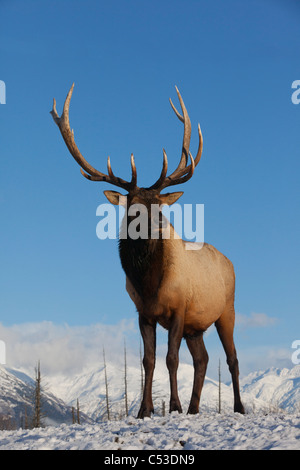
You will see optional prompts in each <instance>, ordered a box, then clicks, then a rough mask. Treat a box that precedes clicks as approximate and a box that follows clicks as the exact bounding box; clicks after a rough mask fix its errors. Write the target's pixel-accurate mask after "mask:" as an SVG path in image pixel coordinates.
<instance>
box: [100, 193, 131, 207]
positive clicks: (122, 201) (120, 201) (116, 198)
mask: <svg viewBox="0 0 300 470" xmlns="http://www.w3.org/2000/svg"><path fill="white" fill-rule="evenodd" d="M103 192H104V195H105V196H106V198H107V199H108V200H109V202H111V204H114V205H115V206H126V203H127V196H124V194H121V193H118V192H117V191H103Z"/></svg>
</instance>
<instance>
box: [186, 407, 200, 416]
mask: <svg viewBox="0 0 300 470" xmlns="http://www.w3.org/2000/svg"><path fill="white" fill-rule="evenodd" d="M198 413H199V407H198V406H191V405H190V406H189V409H188V412H187V414H188V415H196V414H198Z"/></svg>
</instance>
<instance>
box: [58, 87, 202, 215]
mask: <svg viewBox="0 0 300 470" xmlns="http://www.w3.org/2000/svg"><path fill="white" fill-rule="evenodd" d="M73 89H74V84H73V85H72V87H71V89H70V91H69V93H68V95H67V97H66V100H65V103H64V107H63V112H62V115H61V117H59V115H58V114H57V111H56V101H55V99H54V100H53V109H52V111H51V115H52V117H53V119H54V122H55V123H56V124H57V125H58V127H59V130H60V132H61V135H62V137H63V139H64V141H65V143H66V145H67V147H68V149H69V151H70V153H71V155H72V156H73V157H74V159H75V160H76V162H77V163H78V164H79V165H80V167H81V168H80V171H81V173H82V175H83V176H84V177H85V178H87V179H88V180H90V181H104V182H106V183H110V184H112V185H114V186H117V187H119V188H122V189H124V190H125V191H127V194H126V195H123V194H120V193H119V192H117V191H104V194H105V196H106V197H107V199H108V200H109V201H110V202H111V203H112V204H115V205H119V204H120V205H127V208H128V207H130V206H131V205H132V204H142V205H144V206H145V207H146V208H147V210H148V209H149V208H150V207H151V204H158V205H159V206H162V205H164V204H167V205H171V204H173V203H175V202H176V201H177V200H178V199H179V198H180V196H182V194H183V192H174V193H166V194H161V191H162V190H163V189H164V188H167V187H168V186H174V185H177V184H182V183H185V182H186V181H188V180H189V179H190V178H191V177H192V175H193V173H194V169H195V167H196V166H197V164H198V163H199V161H200V158H201V153H202V147H203V139H202V133H201V129H200V125H198V134H199V147H198V152H197V155H196V158H195V159H193V157H192V155H191V153H190V151H189V147H190V139H191V122H190V119H189V116H188V113H187V110H186V108H185V105H184V102H183V100H182V98H181V95H180V93H179V91H178V89H177V87H176V91H177V94H178V98H179V102H180V106H181V110H182V115H181V114H180V113H179V112H178V111H177V109H176V108H175V106H174V105H173V103H172V101H171V99H170V103H171V106H172V108H173V110H174V112H175V114H176V116H177V117H178V119H179V120H180V121H181V122H183V124H184V135H183V144H182V152H181V158H180V162H179V164H178V166H177V168H176V169H175V170H174V171H173V173H171V174H170V175H169V176H167V171H168V159H167V154H166V152H165V150H163V167H162V170H161V174H160V176H159V178H158V180H157V181H156V182H155V183H154V184H152V186H150V187H148V188H139V187H138V186H137V171H136V166H135V162H134V157H133V154H131V172H132V176H131V181H125V180H123V179H122V178H119V177H118V176H115V175H114V173H113V171H112V169H111V164H110V157H108V159H107V174H104V173H101V172H100V171H98V170H96V169H95V168H93V167H92V165H90V164H89V163H88V162H87V161H86V160H85V158H84V157H83V156H82V154H81V152H80V151H79V149H78V147H77V145H76V143H75V139H74V132H73V130H71V128H70V122H69V107H70V101H71V97H72V93H73ZM189 157H190V160H191V162H190V164H188V161H189Z"/></svg>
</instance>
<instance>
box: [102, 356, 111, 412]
mask: <svg viewBox="0 0 300 470" xmlns="http://www.w3.org/2000/svg"><path fill="white" fill-rule="evenodd" d="M103 362H104V377H105V394H106V412H107V419H108V421H110V413H109V398H108V382H107V373H106V362H105V351H104V348H103Z"/></svg>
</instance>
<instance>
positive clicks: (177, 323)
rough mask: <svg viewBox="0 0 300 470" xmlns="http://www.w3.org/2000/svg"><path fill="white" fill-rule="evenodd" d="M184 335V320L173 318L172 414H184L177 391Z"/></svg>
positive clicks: (170, 342)
mask: <svg viewBox="0 0 300 470" xmlns="http://www.w3.org/2000/svg"><path fill="white" fill-rule="evenodd" d="M182 333H183V318H181V317H180V316H179V315H177V316H175V315H174V317H173V318H172V324H171V326H170V329H169V339H168V353H167V359H166V362H167V367H168V370H169V375H170V391H171V396H170V409H169V411H170V413H171V412H172V411H178V412H179V413H182V408H181V404H180V400H179V397H178V389H177V369H178V364H179V347H180V343H181V339H182Z"/></svg>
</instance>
